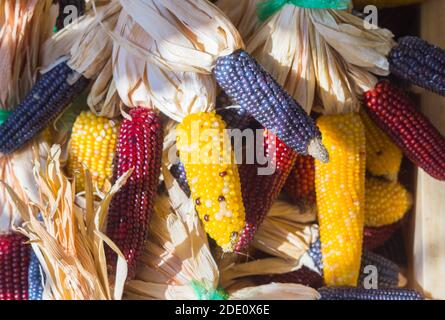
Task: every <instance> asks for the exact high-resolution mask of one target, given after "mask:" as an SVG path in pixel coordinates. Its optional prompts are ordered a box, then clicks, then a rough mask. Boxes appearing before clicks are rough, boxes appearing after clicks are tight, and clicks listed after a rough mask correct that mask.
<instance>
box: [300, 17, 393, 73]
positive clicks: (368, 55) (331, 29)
mask: <svg viewBox="0 0 445 320" xmlns="http://www.w3.org/2000/svg"><path fill="white" fill-rule="evenodd" d="M309 16H310V18H311V21H312V23H313V25H314V27H315V29H316V30H317V32H318V33H320V34H321V35H323V38H324V40H325V41H326V42H327V43H328V44H329V45H330V46H331V47H332V48H334V49H335V50H336V51H337V52H338V53H339V54H340V55H341V56H342V57H343V59H345V61H346V62H347V63H350V64H352V65H355V66H358V67H361V68H363V69H364V70H367V71H369V72H372V73H374V74H376V75H380V76H386V75H388V74H389V63H388V59H387V56H388V54H389V52H390V51H391V49H392V47H393V46H394V44H395V42H394V40H393V37H394V35H393V34H392V32H391V31H389V30H387V29H382V28H375V29H374V28H369V29H367V28H365V24H364V21H363V20H362V19H361V18H359V17H356V16H354V15H352V14H351V13H349V12H346V11H340V10H309Z"/></svg>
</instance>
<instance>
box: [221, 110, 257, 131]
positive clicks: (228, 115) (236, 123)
mask: <svg viewBox="0 0 445 320" xmlns="http://www.w3.org/2000/svg"><path fill="white" fill-rule="evenodd" d="M217 113H218V114H219V115H220V116H221V117H222V118H223V120H224V122H225V123H226V124H227V128H231V129H240V130H244V129H246V128H248V127H249V125H250V123H251V122H252V117H251V116H250V115H249V114H248V112H247V111H246V109H243V108H237V107H231V108H230V107H229V108H221V109H218V110H217Z"/></svg>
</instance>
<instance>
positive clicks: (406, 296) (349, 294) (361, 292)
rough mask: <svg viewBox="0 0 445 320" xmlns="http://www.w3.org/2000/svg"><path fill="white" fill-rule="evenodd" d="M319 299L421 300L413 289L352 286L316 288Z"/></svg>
mask: <svg viewBox="0 0 445 320" xmlns="http://www.w3.org/2000/svg"><path fill="white" fill-rule="evenodd" d="M318 293H319V294H320V295H321V299H320V300H423V299H424V298H423V296H422V295H421V294H420V293H418V292H417V291H415V290H410V289H401V288H387V289H364V288H352V287H324V288H321V289H318Z"/></svg>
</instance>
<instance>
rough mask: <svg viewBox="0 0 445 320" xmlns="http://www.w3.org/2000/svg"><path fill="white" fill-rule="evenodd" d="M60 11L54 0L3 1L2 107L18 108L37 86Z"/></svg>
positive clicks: (0, 17) (0, 50)
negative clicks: (45, 45)
mask: <svg viewBox="0 0 445 320" xmlns="http://www.w3.org/2000/svg"><path fill="white" fill-rule="evenodd" d="M57 11H58V6H57V5H53V4H52V1H51V0H40V1H38V0H30V1H20V0H1V1H0V69H1V70H2V71H3V72H2V74H1V76H0V109H6V110H11V109H12V108H14V106H16V105H17V104H19V103H20V101H22V99H23V98H24V96H25V95H26V94H27V93H28V92H29V90H30V89H31V88H32V86H33V85H34V82H35V80H36V75H37V71H38V67H39V51H40V46H41V45H42V44H43V42H44V41H45V40H46V39H47V38H49V37H50V35H51V33H52V27H53V25H54V23H55V21H56V17H57Z"/></svg>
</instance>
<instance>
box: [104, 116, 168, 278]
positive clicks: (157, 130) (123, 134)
mask: <svg viewBox="0 0 445 320" xmlns="http://www.w3.org/2000/svg"><path fill="white" fill-rule="evenodd" d="M130 117H131V118H132V119H131V120H129V119H125V120H124V121H123V122H122V125H121V127H120V131H119V138H118V142H117V149H116V159H115V161H116V162H115V163H116V165H115V170H116V171H115V173H114V178H115V179H117V178H119V177H121V176H122V175H124V174H125V173H126V172H127V171H128V170H131V169H133V173H132V174H131V176H130V178H129V179H128V181H127V183H126V184H125V186H124V187H123V188H122V189H121V190H120V191H119V193H118V194H116V195H115V197H114V198H113V200H112V201H111V204H110V210H109V214H108V225H107V233H108V236H109V237H110V238H111V240H113V241H114V242H115V243H116V245H117V246H118V247H119V249H120V250H121V251H122V252H123V254H124V256H125V258H126V259H127V262H128V268H129V275H128V276H129V278H130V279H131V278H132V277H134V275H135V269H136V259H137V258H138V256H139V254H140V251H141V249H142V246H143V244H144V240H145V238H146V233H147V226H148V222H149V219H150V216H151V213H152V212H153V204H154V196H155V195H156V188H157V186H158V182H159V175H160V171H161V159H162V143H163V134H162V128H161V122H160V119H159V116H158V115H157V114H156V113H154V112H153V111H150V110H147V109H143V108H136V109H132V110H131V111H130ZM115 263H116V259H115V257H114V258H113V259H112V260H111V267H114V266H115Z"/></svg>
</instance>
